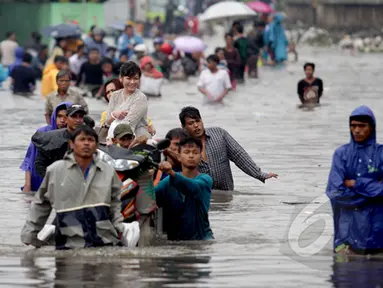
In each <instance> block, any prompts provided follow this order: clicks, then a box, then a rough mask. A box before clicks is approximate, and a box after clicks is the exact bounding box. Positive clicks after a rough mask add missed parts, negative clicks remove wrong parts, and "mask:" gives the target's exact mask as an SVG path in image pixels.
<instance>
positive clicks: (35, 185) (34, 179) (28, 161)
mask: <svg viewBox="0 0 383 288" xmlns="http://www.w3.org/2000/svg"><path fill="white" fill-rule="evenodd" d="M62 105H65V106H66V107H67V108H68V107H69V106H70V105H72V103H71V102H62V103H60V104H59V105H58V106H57V107H56V108H55V110H54V113H53V114H52V117H51V125H47V126H43V127H41V128H39V129H38V130H37V132H48V131H52V130H56V129H57V125H56V117H57V108H58V107H60V106H62ZM36 155H37V149H36V147H35V146H34V145H33V144H32V143H31V144H29V147H28V150H27V154H26V155H25V158H24V161H23V163H21V166H20V169H21V170H23V171H29V172H30V173H31V188H32V191H37V190H38V189H39V187H40V185H41V182H42V181H43V178H42V177H40V176H39V175H37V173H36V171H35V167H34V163H35V160H36ZM22 190H23V188H22Z"/></svg>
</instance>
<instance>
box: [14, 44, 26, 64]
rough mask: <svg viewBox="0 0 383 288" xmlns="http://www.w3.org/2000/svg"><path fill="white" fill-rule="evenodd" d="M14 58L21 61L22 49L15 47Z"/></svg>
mask: <svg viewBox="0 0 383 288" xmlns="http://www.w3.org/2000/svg"><path fill="white" fill-rule="evenodd" d="M15 56H16V59H17V60H20V61H21V60H23V56H24V49H23V48H22V47H17V48H16V49H15Z"/></svg>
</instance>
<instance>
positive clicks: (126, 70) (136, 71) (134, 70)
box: [120, 61, 141, 78]
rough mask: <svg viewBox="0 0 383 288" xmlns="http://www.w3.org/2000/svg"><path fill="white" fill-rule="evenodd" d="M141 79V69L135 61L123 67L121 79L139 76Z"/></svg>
mask: <svg viewBox="0 0 383 288" xmlns="http://www.w3.org/2000/svg"><path fill="white" fill-rule="evenodd" d="M137 75H138V77H140V78H141V69H140V67H139V66H138V65H137V64H136V63H134V62H133V61H128V62H126V63H124V64H122V65H121V67H120V76H121V77H134V76H137Z"/></svg>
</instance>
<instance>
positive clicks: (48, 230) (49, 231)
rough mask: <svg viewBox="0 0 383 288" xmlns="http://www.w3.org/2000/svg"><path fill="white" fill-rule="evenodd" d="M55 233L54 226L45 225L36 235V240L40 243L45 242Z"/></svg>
mask: <svg viewBox="0 0 383 288" xmlns="http://www.w3.org/2000/svg"><path fill="white" fill-rule="evenodd" d="M55 232H56V226H55V225H51V224H45V225H44V228H43V229H41V231H40V232H39V233H38V234H37V239H39V240H40V241H41V242H47V241H48V240H49V238H50V237H52V236H53V235H54V234H55Z"/></svg>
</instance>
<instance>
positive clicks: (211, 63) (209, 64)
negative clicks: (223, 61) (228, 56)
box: [207, 61, 217, 70]
mask: <svg viewBox="0 0 383 288" xmlns="http://www.w3.org/2000/svg"><path fill="white" fill-rule="evenodd" d="M207 68H208V69H209V70H215V69H216V68H217V63H215V62H214V61H208V62H207Z"/></svg>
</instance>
